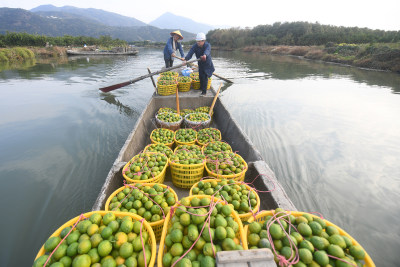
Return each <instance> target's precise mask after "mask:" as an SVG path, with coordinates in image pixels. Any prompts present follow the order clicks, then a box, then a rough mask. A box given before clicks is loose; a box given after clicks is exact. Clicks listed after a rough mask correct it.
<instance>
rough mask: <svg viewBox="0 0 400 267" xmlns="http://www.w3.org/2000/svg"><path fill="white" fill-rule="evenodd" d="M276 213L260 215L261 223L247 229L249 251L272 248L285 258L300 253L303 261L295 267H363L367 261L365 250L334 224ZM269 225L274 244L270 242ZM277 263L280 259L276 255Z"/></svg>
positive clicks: (305, 216) (306, 217)
mask: <svg viewBox="0 0 400 267" xmlns="http://www.w3.org/2000/svg"><path fill="white" fill-rule="evenodd" d="M263 213H265V214H271V212H267V211H264V212H263ZM274 214H275V216H276V217H273V216H272V215H268V216H265V215H264V214H260V215H261V216H262V217H264V218H263V219H262V220H260V221H259V222H257V221H256V222H252V223H250V224H249V225H248V227H246V228H245V229H247V228H248V231H247V233H246V234H247V241H248V244H249V248H250V249H256V248H272V245H273V247H274V250H275V251H276V252H278V253H279V255H281V256H283V257H285V258H286V259H289V258H290V257H291V255H294V254H293V253H295V251H296V250H297V251H298V254H299V257H300V261H299V262H298V263H297V264H295V265H294V266H311V265H312V266H337V267H350V266H364V265H363V263H362V262H361V261H362V260H364V259H365V256H366V253H365V251H364V250H363V249H362V247H361V246H358V245H354V244H353V242H352V240H351V239H350V238H349V237H348V236H346V235H342V234H340V231H339V229H338V228H337V227H335V226H334V225H331V224H330V223H327V221H325V220H323V219H321V218H319V217H316V216H313V215H311V214H309V213H302V214H301V215H300V213H298V214H297V215H296V216H294V215H292V214H289V213H286V212H285V211H284V210H283V209H281V208H278V209H276V210H275V212H274ZM276 218H279V222H280V224H281V225H282V227H281V225H280V224H279V222H278V221H277V220H275V219H276ZM267 226H269V234H270V235H271V237H272V240H273V244H271V243H270V241H269V240H268V231H267ZM289 228H291V230H290V232H289ZM289 233H290V234H289ZM330 256H333V257H335V258H338V259H335V258H333V257H330ZM275 260H278V259H277V257H276V255H275ZM345 261H346V262H348V263H346V262H345ZM309 264H311V265H309Z"/></svg>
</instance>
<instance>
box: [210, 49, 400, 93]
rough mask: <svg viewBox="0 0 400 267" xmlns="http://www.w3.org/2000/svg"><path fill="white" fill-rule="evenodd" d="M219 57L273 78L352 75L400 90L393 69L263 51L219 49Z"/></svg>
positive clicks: (377, 84) (355, 78) (369, 83)
mask: <svg viewBox="0 0 400 267" xmlns="http://www.w3.org/2000/svg"><path fill="white" fill-rule="evenodd" d="M214 56H215V57H227V58H229V59H230V60H231V61H240V62H245V64H246V65H247V67H248V69H250V70H251V71H250V72H249V73H267V74H269V75H268V76H265V75H264V76H263V77H269V78H273V79H278V80H294V79H299V78H306V77H314V76H318V77H323V78H327V79H329V78H332V77H334V76H341V77H348V78H349V79H352V80H354V81H356V82H358V83H365V84H367V85H373V86H381V87H382V86H385V87H388V88H390V89H391V90H392V91H393V93H395V94H399V93H400V75H399V74H396V73H392V72H385V75H382V71H376V70H368V71H366V70H365V69H360V68H357V67H351V66H346V65H341V64H335V63H327V62H322V61H313V60H307V59H303V58H299V57H294V56H276V55H268V54H260V53H243V52H225V51H223V52H221V51H216V52H215V53H214Z"/></svg>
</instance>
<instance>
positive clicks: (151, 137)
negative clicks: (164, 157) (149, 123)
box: [150, 129, 175, 149]
mask: <svg viewBox="0 0 400 267" xmlns="http://www.w3.org/2000/svg"><path fill="white" fill-rule="evenodd" d="M165 130H168V131H170V132H171V134H172V136H174V134H175V133H174V131H172V130H170V129H165ZM155 131H157V129H154V130H153V131H151V134H150V140H151V142H152V143H153V144H163V145H166V146H168V147H169V148H171V149H172V145H173V144H174V141H172V142H171V143H161V142H158V141H156V140H155V139H154V137H153V133H155Z"/></svg>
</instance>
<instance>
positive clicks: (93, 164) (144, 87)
mask: <svg viewBox="0 0 400 267" xmlns="http://www.w3.org/2000/svg"><path fill="white" fill-rule="evenodd" d="M213 53H214V55H213V56H214V63H215V66H216V72H217V73H218V74H219V75H221V76H223V77H226V78H229V79H232V80H233V81H234V84H226V83H224V86H223V87H222V90H221V97H222V99H223V101H224V103H225V104H226V106H227V107H228V109H229V110H230V111H231V112H232V114H233V117H234V118H235V120H236V121H238V122H239V124H240V125H241V127H242V128H243V130H244V131H245V132H246V133H247V134H248V135H249V137H250V139H251V140H252V141H253V143H254V144H255V146H256V147H257V148H258V149H259V150H260V152H261V154H262V155H263V157H264V159H265V160H266V162H267V163H268V164H269V165H270V166H271V168H272V169H273V170H274V171H275V173H276V176H277V178H278V180H279V181H280V182H281V183H282V185H283V187H284V188H285V190H286V191H287V193H288V195H289V196H290V198H291V199H292V201H293V203H294V205H295V206H296V207H297V208H298V209H299V210H305V211H319V212H321V213H322V214H323V215H324V216H325V217H326V218H327V219H329V220H332V221H333V222H334V223H336V224H338V225H339V226H341V227H343V228H344V229H345V230H347V231H348V232H349V233H350V234H351V235H353V236H354V237H355V238H356V239H357V240H358V241H359V242H360V243H361V244H362V245H363V246H364V247H365V248H366V249H367V251H368V252H369V253H370V254H371V256H372V257H373V259H374V260H375V263H376V264H377V266H396V264H397V257H396V252H397V251H396V249H397V248H398V247H399V241H398V236H399V235H400V232H399V228H398V225H399V223H400V221H399V219H398V218H397V214H399V213H400V210H399V208H398V207H397V203H398V202H399V195H400V186H399V181H398V177H400V168H399V167H398V164H397V161H398V158H399V157H400V149H399V148H400V141H399V140H400V125H399V120H398V119H397V114H399V113H400V110H399V109H400V105H399V99H398V95H394V94H392V93H398V92H400V88H399V86H400V76H399V75H396V74H392V73H384V72H377V71H365V70H361V69H356V68H350V67H346V66H339V65H335V64H327V63H320V62H313V61H308V60H301V59H299V58H296V57H279V56H269V55H264V54H251V53H236V52H219V53H217V52H213ZM163 65H164V62H163V56H162V51H161V50H153V49H143V50H141V51H140V52H139V54H138V56H135V57H73V58H64V59H62V60H47V61H45V62H44V61H41V62H36V63H35V64H32V65H31V66H27V67H26V68H22V69H9V70H3V71H0V113H1V114H7V115H6V116H1V117H0V181H1V183H2V186H1V187H0V195H1V196H2V197H3V199H6V200H10V201H8V202H5V203H3V205H2V214H7V216H6V217H7V218H9V219H7V220H3V223H4V229H7V231H4V233H3V234H2V238H1V239H0V246H1V247H2V250H0V265H1V266H29V265H30V264H31V263H32V260H33V258H34V257H35V255H36V252H37V251H38V250H39V247H40V246H41V244H42V243H43V242H44V241H45V239H46V238H47V237H48V236H49V235H50V234H51V233H52V232H53V231H54V230H55V229H56V228H58V226H60V225H61V224H62V223H63V222H65V221H66V220H68V219H70V218H72V217H74V216H77V215H78V214H79V213H81V212H86V211H88V210H89V209H90V208H91V207H92V205H93V203H94V201H95V199H96V197H97V194H98V192H99V190H100V188H101V185H102V184H103V182H104V179H105V177H106V176H107V173H108V171H109V169H110V167H111V166H112V163H113V162H114V159H115V158H116V156H117V155H118V153H119V150H120V148H121V147H122V145H123V144H124V142H125V140H126V138H127V136H128V134H129V132H130V131H131V130H132V128H133V126H134V124H135V122H136V120H137V119H138V117H139V116H140V113H141V111H142V110H143V109H144V108H145V107H146V104H147V101H148V99H149V98H150V97H151V94H152V93H153V92H154V89H153V85H152V83H151V82H150V80H142V81H139V82H137V83H135V84H132V85H129V86H126V87H124V88H121V89H118V90H115V91H112V92H109V93H102V92H100V91H99V90H98V88H100V87H104V86H108V85H112V84H116V83H120V82H123V81H127V80H130V79H132V78H135V77H139V76H141V75H144V74H147V68H150V69H151V70H152V71H156V70H159V69H160V68H161V67H162V66H163ZM212 83H213V86H215V87H217V86H219V84H220V83H221V81H220V80H219V79H218V78H216V77H213V81H212ZM239 154H240V151H239ZM27 222H29V223H28V226H27ZM382 229H389V230H385V231H382ZM20 251H24V257H20Z"/></svg>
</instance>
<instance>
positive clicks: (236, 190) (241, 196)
mask: <svg viewBox="0 0 400 267" xmlns="http://www.w3.org/2000/svg"><path fill="white" fill-rule="evenodd" d="M192 194H193V195H213V196H215V197H217V198H219V199H223V200H226V201H227V202H228V203H229V204H232V206H233V208H234V210H235V211H236V212H237V213H239V214H245V213H247V212H249V211H250V210H253V209H254V208H255V207H256V206H257V205H259V204H260V203H258V201H257V197H256V192H254V191H253V190H250V191H249V190H248V188H247V187H246V186H245V185H244V184H240V183H238V182H235V181H234V180H232V179H231V180H226V179H222V180H221V181H216V180H214V179H212V180H209V181H207V180H204V181H200V182H198V183H197V185H194V186H193V187H192ZM249 203H250V205H249ZM252 227H255V226H252ZM252 229H253V228H252ZM260 231H261V228H260V229H259V231H255V232H257V233H259V232H260Z"/></svg>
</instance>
